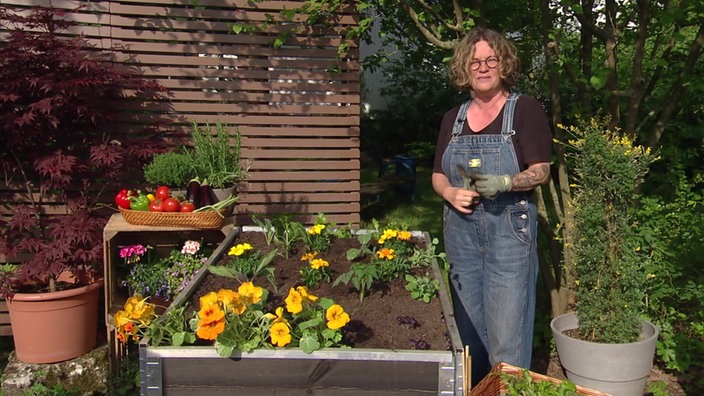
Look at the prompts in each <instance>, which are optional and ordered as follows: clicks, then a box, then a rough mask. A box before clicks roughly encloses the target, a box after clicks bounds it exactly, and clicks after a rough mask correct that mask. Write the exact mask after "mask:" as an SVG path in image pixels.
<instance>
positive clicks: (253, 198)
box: [238, 190, 360, 205]
mask: <svg viewBox="0 0 704 396" xmlns="http://www.w3.org/2000/svg"><path fill="white" fill-rule="evenodd" d="M359 197H360V194H359V192H358V191H355V192H340V193H318V194H312V193H306V192H304V193H296V192H287V191H277V190H271V191H266V192H263V193H256V194H255V193H252V192H248V193H245V194H243V195H242V198H241V199H240V200H239V202H238V204H239V203H246V204H281V203H296V202H298V203H305V204H306V205H312V204H319V203H326V204H327V203H330V202H356V201H359Z"/></svg>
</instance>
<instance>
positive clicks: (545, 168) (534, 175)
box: [511, 163, 550, 191]
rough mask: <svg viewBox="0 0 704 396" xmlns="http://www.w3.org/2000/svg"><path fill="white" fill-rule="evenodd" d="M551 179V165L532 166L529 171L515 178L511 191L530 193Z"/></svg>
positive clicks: (512, 181)
mask: <svg viewBox="0 0 704 396" xmlns="http://www.w3.org/2000/svg"><path fill="white" fill-rule="evenodd" d="M549 178H550V164H549V163H540V164H534V165H531V166H530V167H529V168H528V169H526V170H524V171H523V172H521V173H518V174H516V175H514V176H513V179H512V180H511V184H512V187H511V191H529V190H532V189H534V188H535V187H537V186H539V185H541V184H545V183H546V182H547V181H548V180H549Z"/></svg>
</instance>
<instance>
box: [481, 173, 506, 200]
mask: <svg viewBox="0 0 704 396" xmlns="http://www.w3.org/2000/svg"><path fill="white" fill-rule="evenodd" d="M472 179H474V187H475V188H476V191H477V192H478V193H479V194H481V196H482V197H484V198H489V199H493V198H496V196H497V195H498V194H499V193H501V192H504V191H509V190H510V189H511V176H509V175H483V174H481V173H479V174H474V175H472Z"/></svg>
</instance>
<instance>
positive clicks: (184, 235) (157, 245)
mask: <svg viewBox="0 0 704 396" xmlns="http://www.w3.org/2000/svg"><path fill="white" fill-rule="evenodd" d="M234 228H235V227H234V225H233V223H232V220H231V219H230V220H228V221H226V222H225V225H224V226H223V227H222V228H221V229H197V228H180V227H155V226H142V225H133V224H129V223H127V222H126V221H125V219H124V218H123V217H122V215H121V214H119V213H116V214H114V215H112V217H110V220H109V221H108V223H107V224H106V225H105V228H104V229H103V259H104V263H103V265H104V268H103V269H104V274H105V326H106V328H107V338H108V340H107V342H108V356H109V358H110V363H111V366H112V368H113V369H115V368H117V366H118V365H117V363H118V362H119V360H120V359H121V358H122V357H124V356H125V354H126V352H127V351H126V349H125V347H124V345H121V344H120V342H119V341H118V340H117V338H116V336H115V326H114V321H113V317H114V315H115V313H116V312H117V311H119V310H120V309H122V307H123V306H124V304H125V301H126V300H127V298H128V297H129V296H128V292H127V288H126V287H124V286H122V285H121V284H120V280H119V277H118V275H117V266H118V265H119V264H121V263H122V260H123V259H122V258H120V249H121V248H122V247H124V246H127V245H135V244H142V245H151V246H152V247H153V248H154V249H155V251H156V252H157V254H158V255H159V256H160V257H164V256H166V255H168V254H169V252H170V251H171V250H173V249H176V248H178V247H179V245H180V244H182V243H183V242H184V241H186V240H189V239H190V240H197V241H202V242H203V243H204V244H205V245H206V246H208V247H209V248H212V249H214V248H215V246H217V245H218V244H220V243H221V242H222V241H223V240H224V239H225V237H226V236H227V235H228V234H229V233H230V232H231V231H233V230H234Z"/></svg>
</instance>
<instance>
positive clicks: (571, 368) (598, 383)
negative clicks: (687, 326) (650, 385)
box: [550, 313, 658, 396]
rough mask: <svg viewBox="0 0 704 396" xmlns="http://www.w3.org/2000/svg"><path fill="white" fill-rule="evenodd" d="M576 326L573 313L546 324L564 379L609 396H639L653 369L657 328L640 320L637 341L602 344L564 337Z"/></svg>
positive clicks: (576, 320)
mask: <svg viewBox="0 0 704 396" xmlns="http://www.w3.org/2000/svg"><path fill="white" fill-rule="evenodd" d="M578 326H579V321H578V319H577V316H576V315H575V314H574V313H567V314H564V315H560V316H558V317H556V318H554V319H553V320H552V321H551V322H550V329H551V330H552V335H553V337H554V338H555V345H556V347H557V353H558V355H559V356H560V363H561V364H562V367H563V368H564V369H565V372H566V374H567V378H568V379H569V380H570V381H572V382H574V383H575V384H577V385H580V386H584V387H587V388H592V389H596V390H600V391H602V392H606V393H610V394H612V395H613V396H643V391H644V389H645V382H646V379H647V377H648V374H650V370H651V369H652V367H653V357H654V356H655V344H656V342H657V339H658V329H657V328H656V327H655V326H654V325H653V324H652V323H649V322H645V321H644V322H643V332H642V333H641V341H638V342H633V343H628V344H604V343H597V342H589V341H583V340H579V339H576V338H572V337H570V336H568V335H565V334H564V332H565V331H566V330H571V329H576V328H577V327H578Z"/></svg>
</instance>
